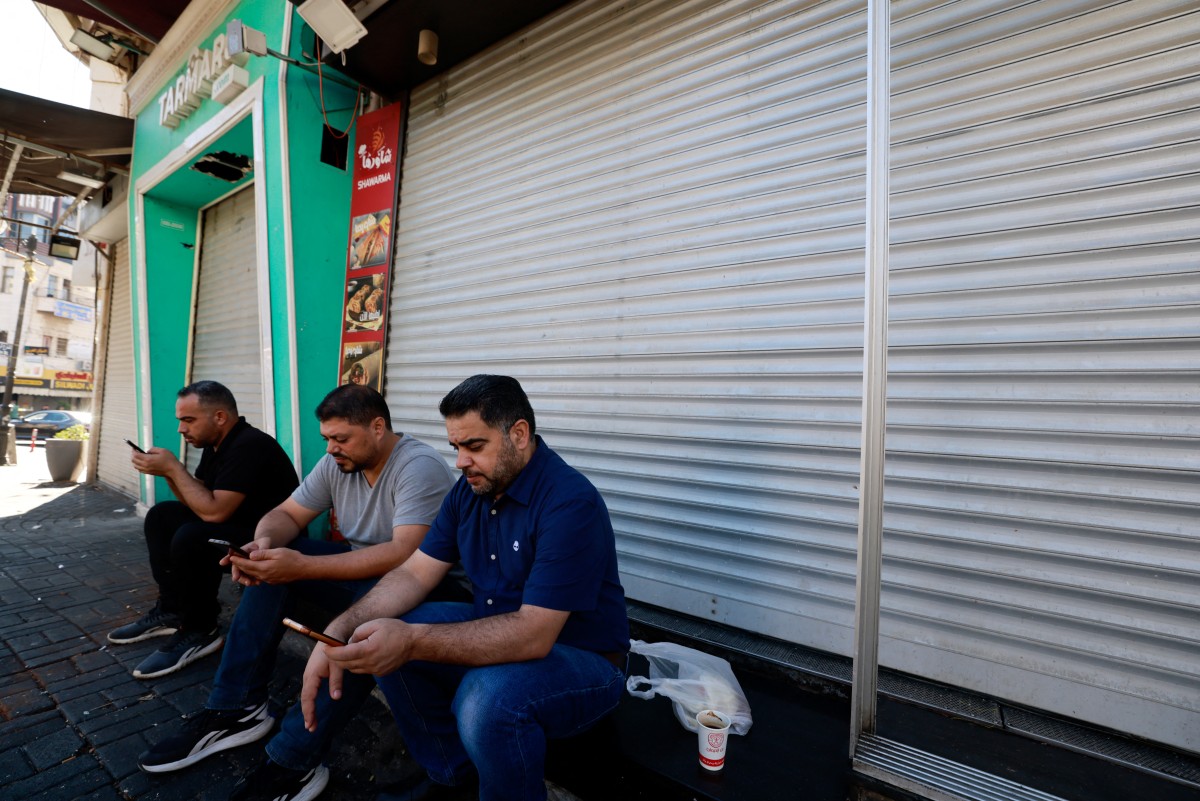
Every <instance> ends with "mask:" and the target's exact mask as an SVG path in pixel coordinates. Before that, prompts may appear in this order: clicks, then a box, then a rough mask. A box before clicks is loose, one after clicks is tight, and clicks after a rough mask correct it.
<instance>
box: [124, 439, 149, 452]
mask: <svg viewBox="0 0 1200 801" xmlns="http://www.w3.org/2000/svg"><path fill="white" fill-rule="evenodd" d="M125 444H126V445H128V446H129V447H131V448H133V449H134V450H135V451H137V452H138V453H145V451H144V450H142V449H141V448H140V447H138V444H137V443H136V442H134V441H133V440H131V439H126V440H125Z"/></svg>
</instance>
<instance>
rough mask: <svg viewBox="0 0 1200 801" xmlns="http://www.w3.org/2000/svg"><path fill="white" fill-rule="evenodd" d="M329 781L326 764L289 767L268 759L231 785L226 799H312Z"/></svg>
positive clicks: (295, 800)
mask: <svg viewBox="0 0 1200 801" xmlns="http://www.w3.org/2000/svg"><path fill="white" fill-rule="evenodd" d="M328 783H329V768H327V767H325V766H324V765H317V766H316V767H315V768H313V769H312V770H291V769H289V768H285V767H283V766H282V765H277V764H275V763H274V762H272V761H271V760H270V759H264V760H263V761H262V763H261V764H260V765H259V766H258V767H257V768H255V769H254V770H253V771H251V772H250V773H248V774H246V775H245V776H243V777H242V778H241V780H240V781H238V783H237V784H235V785H234V786H233V792H232V793H230V794H229V801H311V799H313V798H316V797H317V796H319V795H320V794H321V791H322V790H324V789H325V785H326V784H328Z"/></svg>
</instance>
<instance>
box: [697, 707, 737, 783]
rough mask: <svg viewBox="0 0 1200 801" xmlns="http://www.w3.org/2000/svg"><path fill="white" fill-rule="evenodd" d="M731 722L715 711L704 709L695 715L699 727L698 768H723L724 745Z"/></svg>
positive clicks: (727, 717) (725, 716)
mask: <svg viewBox="0 0 1200 801" xmlns="http://www.w3.org/2000/svg"><path fill="white" fill-rule="evenodd" d="M731 722H732V721H730V719H729V716H728V715H726V714H723V713H721V712H718V711H716V710H715V709H705V710H703V711H702V712H700V713H698V714H697V715H696V723H697V724H699V727H700V728H699V735H700V766H701V767H703V768H704V769H705V770H721V769H722V768H724V767H725V744H726V741H728V739H729V724H730V723H731Z"/></svg>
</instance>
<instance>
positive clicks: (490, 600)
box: [488, 598, 492, 606]
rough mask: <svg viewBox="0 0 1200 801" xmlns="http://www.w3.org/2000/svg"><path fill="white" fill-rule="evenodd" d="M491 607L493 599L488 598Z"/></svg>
mask: <svg viewBox="0 0 1200 801" xmlns="http://www.w3.org/2000/svg"><path fill="white" fill-rule="evenodd" d="M491 605H492V599H491V598H488V606H491Z"/></svg>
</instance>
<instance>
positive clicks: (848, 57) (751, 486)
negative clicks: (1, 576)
mask: <svg viewBox="0 0 1200 801" xmlns="http://www.w3.org/2000/svg"><path fill="white" fill-rule="evenodd" d="M864 37H865V17H864V16H863V14H862V13H861V9H857V8H855V6H854V4H852V3H846V2H829V3H822V4H818V5H813V6H809V7H803V6H799V5H796V4H781V3H760V4H754V5H750V4H747V3H745V2H726V3H712V2H684V3H679V2H649V3H645V4H637V5H636V6H621V5H615V4H612V3H606V2H584V3H580V4H576V5H573V6H571V7H569V8H567V9H565V10H564V11H563V12H562V13H560V14H558V15H556V16H554V17H552V18H548V19H546V20H544V21H543V22H541V23H539V24H537V25H535V26H534V27H533V28H531V29H529V30H527V31H525V32H524V33H522V34H520V35H519V36H517V37H516V38H513V39H511V40H509V41H506V42H504V43H501V44H500V45H498V46H496V47H494V48H493V49H491V50H489V51H488V52H486V53H485V54H483V55H481V56H480V57H479V58H477V59H475V60H474V61H472V62H470V63H468V64H466V65H463V66H461V67H458V68H455V69H453V70H451V71H450V72H448V73H447V75H446V76H445V78H444V79H439V80H438V81H437V82H435V83H431V84H429V85H426V86H424V87H422V88H420V89H419V90H418V91H416V92H414V94H413V97H412V99H411V107H410V117H409V128H408V140H407V150H406V155H405V164H404V183H403V187H402V198H401V205H400V213H399V215H398V226H399V228H398V241H397V253H396V263H395V273H396V276H395V283H394V287H395V289H394V292H393V305H392V316H391V332H390V343H389V347H388V372H387V392H388V401H389V404H390V405H391V409H392V412H393V414H394V415H395V417H396V419H397V422H398V424H399V425H400V426H401V427H402V428H403V429H404V430H405V431H408V432H410V433H414V434H417V435H419V436H421V437H423V438H425V439H427V440H429V441H431V442H433V443H435V444H440V446H441V447H442V448H443V450H445V444H444V441H445V430H444V428H443V427H442V424H441V420H440V418H439V417H438V415H437V403H438V401H439V400H440V399H441V396H442V395H443V394H444V393H445V392H446V391H447V390H449V389H450V388H451V387H452V386H453V385H454V384H456V383H457V382H458V381H460V380H461V379H462V378H464V377H466V376H468V375H471V374H473V373H477V372H501V373H509V374H512V375H514V376H516V377H518V378H519V379H520V380H521V381H522V383H523V384H524V386H525V387H526V389H527V391H528V392H529V394H530V396H531V398H532V400H533V403H534V408H535V410H536V411H537V413H538V428H539V431H540V432H541V433H543V434H544V435H545V437H546V439H547V441H548V442H549V443H550V444H551V446H552V447H554V448H555V449H556V450H558V451H559V452H560V453H562V454H563V455H564V457H565V458H566V459H567V460H568V461H569V462H570V463H571V464H573V465H575V466H577V467H579V468H580V469H582V470H583V471H584V472H585V473H586V474H587V475H588V476H589V477H591V479H592V480H593V481H594V482H595V483H596V484H597V486H598V487H599V488H600V489H601V491H602V492H603V494H604V497H605V499H606V501H607V502H608V505H609V508H610V510H611V512H612V517H613V521H614V524H615V526H616V528H617V530H618V548H619V551H620V559H621V568H622V573H623V576H624V582H625V586H626V589H627V591H628V593H629V595H630V596H631V597H634V598H637V599H639V600H642V601H646V602H649V603H654V604H660V605H663V606H666V607H669V608H672V609H676V610H681V611H684V612H687V613H690V614H693V615H697V616H702V617H704V618H707V619H711V620H717V621H721V622H724V623H729V624H733V625H736V626H740V627H743V628H745V629H749V630H753V631H759V632H764V633H767V634H770V635H774V636H778V637H782V638H785V639H788V640H792V641H796V642H803V643H806V644H809V645H812V646H815V647H818V648H823V649H826V650H830V651H837V652H839V653H848V652H849V649H850V647H851V628H852V625H853V589H854V568H855V536H856V533H855V532H856V508H857V506H856V504H857V492H856V490H855V484H856V483H857V475H858V441H859V422H858V418H859V396H860V392H861V383H862V379H861V347H862V243H863V227H862V226H863V223H862V220H863V205H862V197H863V177H862V172H863V148H864V139H863V136H864V134H863V123H864V111H863V103H864V97H865V96H864V91H865V88H864V70H865V67H864V56H863V51H864V44H863V42H864Z"/></svg>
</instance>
